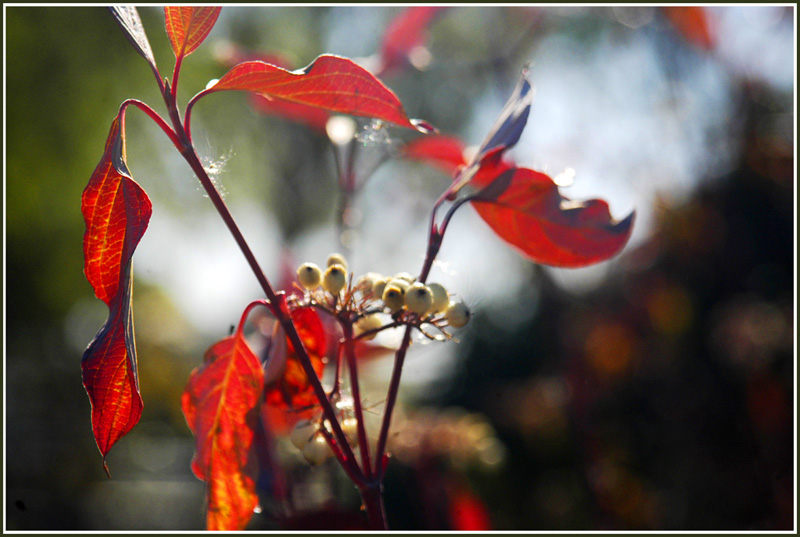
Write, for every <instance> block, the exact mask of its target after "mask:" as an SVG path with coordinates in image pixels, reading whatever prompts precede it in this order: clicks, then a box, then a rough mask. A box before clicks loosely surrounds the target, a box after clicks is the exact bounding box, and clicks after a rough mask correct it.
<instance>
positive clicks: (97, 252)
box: [81, 112, 152, 473]
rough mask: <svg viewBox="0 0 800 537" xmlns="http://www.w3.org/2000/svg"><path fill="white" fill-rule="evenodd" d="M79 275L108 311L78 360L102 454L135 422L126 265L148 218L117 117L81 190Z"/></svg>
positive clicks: (137, 403) (138, 402) (137, 398)
mask: <svg viewBox="0 0 800 537" xmlns="http://www.w3.org/2000/svg"><path fill="white" fill-rule="evenodd" d="M81 201H82V203H81V212H82V213H83V217H84V221H85V223H86V232H85V233H84V236H83V254H84V273H85V274H86V278H87V279H88V280H89V283H90V284H91V286H92V289H94V293H95V296H97V298H99V299H100V300H102V301H103V302H105V303H106V305H108V308H109V315H108V319H107V320H106V322H105V324H104V325H103V326H102V328H100V331H99V332H98V333H97V335H96V336H95V338H94V340H92V342H91V343H90V344H89V346H88V348H87V349H86V351H85V352H84V353H83V358H82V359H81V369H82V373H83V385H84V387H85V388H86V392H87V394H88V395H89V400H90V402H91V405H92V430H93V432H94V437H95V441H96V442H97V447H98V448H99V449H100V453H101V454H102V455H103V467H104V469H105V470H106V473H108V467H107V466H106V464H105V458H106V455H107V454H108V451H109V450H110V449H111V447H112V446H113V445H114V443H116V442H117V440H119V439H120V438H122V437H123V436H124V435H126V434H127V433H128V432H129V431H130V430H131V429H132V428H133V427H134V426H135V425H136V423H137V422H138V421H139V417H140V416H141V413H142V398H141V395H140V394H139V380H138V374H137V361H136V344H135V342H134V334H133V311H132V306H131V300H132V299H131V285H132V283H131V282H132V267H131V258H132V257H133V252H134V250H135V249H136V245H137V244H138V243H139V240H140V239H141V238H142V235H144V232H145V230H146V229H147V224H148V222H149V220H150V215H151V213H152V206H151V204H150V200H149V199H148V197H147V194H146V193H145V192H144V190H142V188H141V187H140V186H139V185H137V184H136V183H135V182H134V181H133V179H132V178H131V175H130V172H129V171H128V168H127V166H126V164H125V136H124V112H120V114H119V115H118V116H117V117H116V118H114V121H113V122H112V123H111V130H110V132H109V135H108V139H107V141H106V145H105V150H104V152H103V157H102V158H101V159H100V163H99V164H98V165H97V167H96V168H95V170H94V173H92V176H91V178H90V179H89V184H88V185H87V186H86V188H85V189H84V191H83V196H82V200H81Z"/></svg>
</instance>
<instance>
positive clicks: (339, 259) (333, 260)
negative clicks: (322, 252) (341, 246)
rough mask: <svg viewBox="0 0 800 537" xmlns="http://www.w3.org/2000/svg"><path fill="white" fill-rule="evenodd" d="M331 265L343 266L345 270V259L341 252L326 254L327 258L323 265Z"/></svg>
mask: <svg viewBox="0 0 800 537" xmlns="http://www.w3.org/2000/svg"><path fill="white" fill-rule="evenodd" d="M333 265H341V266H343V267H344V269H345V271H346V270H347V260H346V259H345V258H344V256H343V255H342V254H336V253H334V254H331V255H329V256H328V260H327V261H326V262H325V266H328V267H331V266H333Z"/></svg>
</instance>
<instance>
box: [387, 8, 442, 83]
mask: <svg viewBox="0 0 800 537" xmlns="http://www.w3.org/2000/svg"><path fill="white" fill-rule="evenodd" d="M444 9H447V6H410V7H407V8H405V9H404V10H403V11H401V12H400V14H399V15H397V16H396V17H395V18H394V19H392V21H391V23H390V24H389V26H388V27H387V29H386V32H385V33H384V36H383V41H382V43H381V50H380V62H381V65H380V69H379V72H380V73H382V74H384V73H389V72H391V71H394V70H397V69H400V68H403V67H405V66H407V65H409V64H413V62H412V60H411V55H412V54H413V53H414V51H415V49H417V48H418V47H421V46H423V45H424V43H425V41H427V38H428V36H427V33H426V30H427V28H428V26H430V24H431V22H433V20H434V18H435V17H436V15H438V14H439V12H441V11H442V10H444Z"/></svg>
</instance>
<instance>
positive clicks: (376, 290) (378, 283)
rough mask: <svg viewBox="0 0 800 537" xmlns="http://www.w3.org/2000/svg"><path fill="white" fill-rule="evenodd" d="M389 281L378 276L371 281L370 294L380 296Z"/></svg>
mask: <svg viewBox="0 0 800 537" xmlns="http://www.w3.org/2000/svg"><path fill="white" fill-rule="evenodd" d="M388 282H389V279H388V278H378V279H377V280H375V281H374V282H372V294H373V295H375V296H376V297H382V296H383V291H384V289H386V284H387V283H388Z"/></svg>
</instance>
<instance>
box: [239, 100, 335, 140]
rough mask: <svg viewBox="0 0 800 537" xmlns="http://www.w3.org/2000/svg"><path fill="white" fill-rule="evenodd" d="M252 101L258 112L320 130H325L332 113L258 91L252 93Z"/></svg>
mask: <svg viewBox="0 0 800 537" xmlns="http://www.w3.org/2000/svg"><path fill="white" fill-rule="evenodd" d="M250 102H251V104H252V105H253V108H255V109H256V110H257V111H258V112H260V113H262V114H264V115H268V116H278V117H282V118H284V119H288V120H290V121H296V122H298V123H303V124H305V125H307V126H308V127H310V128H312V129H314V130H315V131H318V132H325V126H326V125H327V124H328V119H330V117H331V115H330V113H329V112H327V111H325V110H323V109H322V108H316V107H314V106H308V105H306V104H299V103H294V102H292V101H286V100H284V99H277V98H272V99H269V98H267V97H264V96H263V95H259V94H258V93H253V94H251V95H250Z"/></svg>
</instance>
